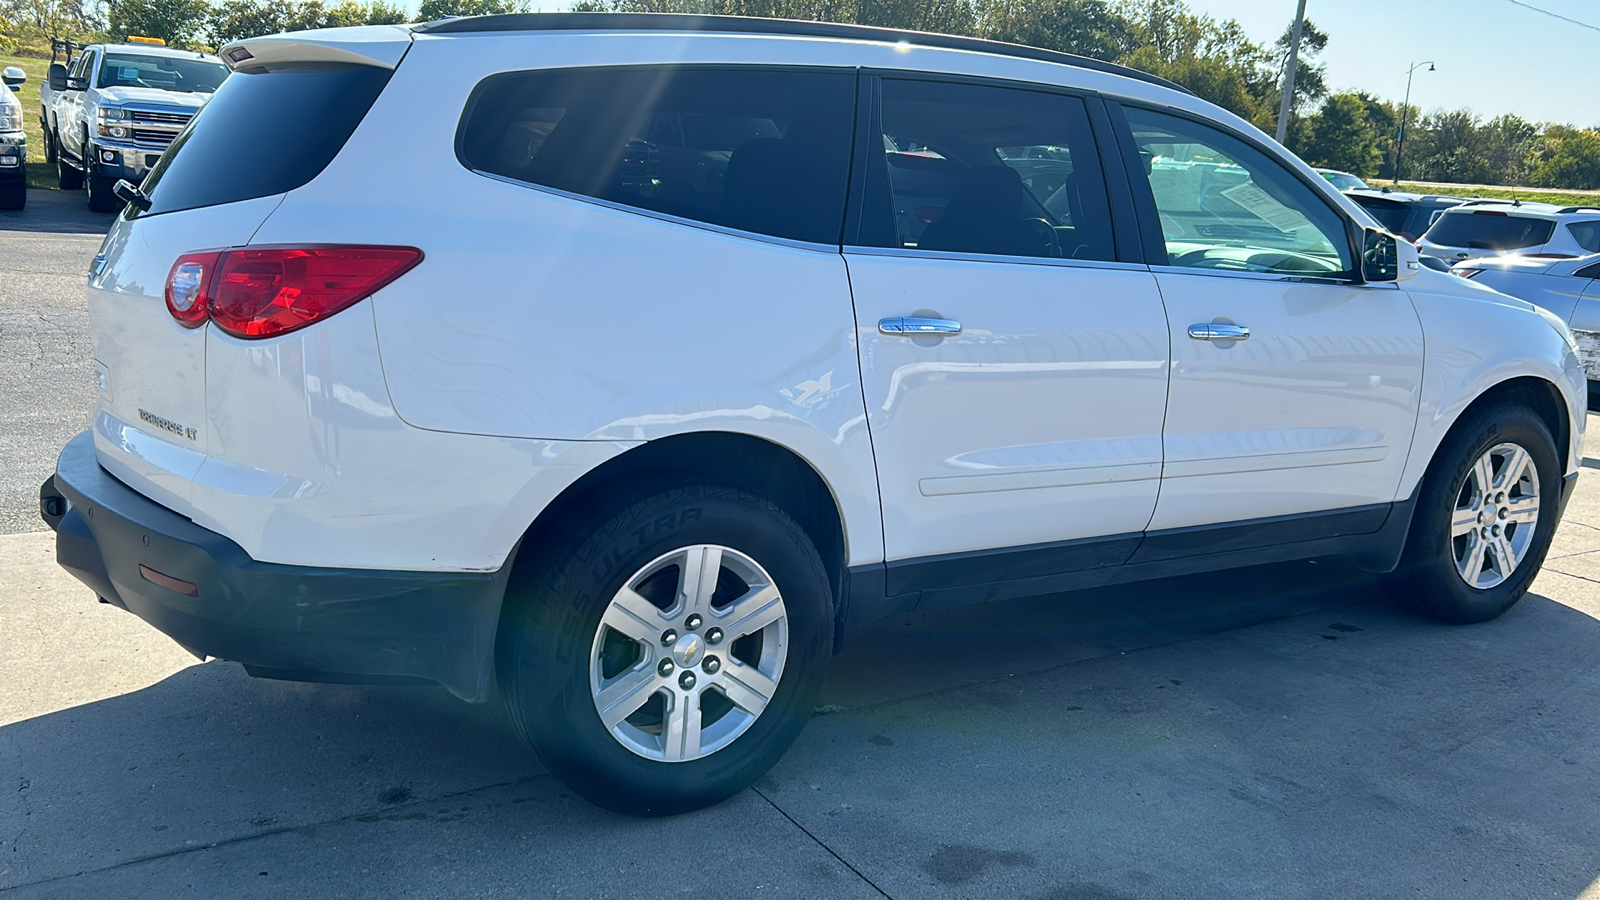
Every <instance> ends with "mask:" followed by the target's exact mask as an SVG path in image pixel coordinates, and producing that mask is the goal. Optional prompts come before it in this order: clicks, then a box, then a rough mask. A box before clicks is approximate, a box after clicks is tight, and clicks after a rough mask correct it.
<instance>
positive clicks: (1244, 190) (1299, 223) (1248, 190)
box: [1221, 181, 1311, 234]
mask: <svg viewBox="0 0 1600 900" xmlns="http://www.w3.org/2000/svg"><path fill="white" fill-rule="evenodd" d="M1221 193H1222V196H1224V197H1227V198H1228V199H1229V200H1232V201H1233V202H1234V203H1237V204H1239V206H1241V207H1243V208H1244V209H1245V211H1246V212H1248V213H1250V214H1251V215H1253V216H1255V217H1256V218H1258V219H1260V220H1261V221H1263V222H1266V223H1267V224H1268V225H1271V226H1272V227H1273V228H1276V229H1278V230H1279V231H1281V232H1283V233H1285V234H1290V233H1293V232H1294V231H1295V230H1297V229H1300V228H1304V227H1306V226H1307V225H1310V224H1311V222H1310V221H1309V220H1308V219H1306V217H1305V215H1304V214H1303V213H1301V212H1300V211H1299V210H1296V209H1290V208H1289V207H1287V206H1284V205H1283V204H1282V203H1279V202H1278V201H1277V199H1276V198H1274V197H1273V196H1272V195H1271V194H1269V193H1267V192H1266V191H1264V190H1262V189H1261V188H1259V187H1256V185H1255V183H1254V182H1251V181H1247V182H1245V183H1244V184H1240V185H1235V186H1233V187H1231V188H1227V189H1226V190H1223V191H1222V192H1221Z"/></svg>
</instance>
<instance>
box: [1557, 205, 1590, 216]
mask: <svg viewBox="0 0 1600 900" xmlns="http://www.w3.org/2000/svg"><path fill="white" fill-rule="evenodd" d="M1575 212H1600V206H1567V207H1563V208H1561V209H1558V210H1556V214H1557V215H1565V214H1567V213H1575Z"/></svg>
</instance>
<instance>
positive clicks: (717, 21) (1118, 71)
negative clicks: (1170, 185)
mask: <svg viewBox="0 0 1600 900" xmlns="http://www.w3.org/2000/svg"><path fill="white" fill-rule="evenodd" d="M412 30H413V31H415V32H417V33H419V34H476V33H481V32H492V31H701V32H709V33H717V34H772V35H790V36H795V37H822V38H840V39H844V40H857V41H883V42H886V43H905V44H915V45H917V46H919V47H937V48H940V49H944V50H968V51H972V52H975V53H992V54H995V55H998V56H1011V57H1016V58H1018V59H1032V60H1038V61H1040V62H1049V63H1057V64H1060V65H1065V66H1074V67H1076V68H1079V69H1091V70H1093V71H1096V72H1106V73H1109V74H1112V75H1121V76H1122V77H1124V78H1133V79H1136V80H1138V81H1143V82H1145V83H1147V84H1154V85H1159V86H1161V87H1164V88H1171V89H1172V90H1175V91H1182V92H1183V93H1185V94H1190V95H1193V94H1194V92H1193V91H1191V90H1189V89H1188V88H1186V87H1184V86H1183V85H1181V84H1178V83H1176V82H1172V81H1168V80H1167V79H1165V78H1161V77H1159V76H1156V75H1151V74H1150V73H1149V72H1141V71H1139V70H1138V69H1130V68H1128V67H1127V66H1119V65H1117V64H1116V63H1109V62H1106V61H1105V60H1100V59H1094V58H1091V57H1087V56H1078V55H1076V54H1073V53H1061V52H1059V51H1056V50H1045V49H1043V48H1040V47H1027V46H1023V45H1022V44H1010V43H1006V42H1005V41H991V40H986V39H984V38H974V37H962V36H960V35H953V34H934V33H932V32H927V31H903V30H901V29H898V28H877V27H874V26H871V25H847V24H843V23H839V22H802V21H798V20H794V19H762V18H755V17H752V16H697V15H688V14H683V13H510V14H505V15H494V16H460V17H451V18H447V19H439V20H438V21H434V22H428V23H425V24H422V25H416V26H413V28H412Z"/></svg>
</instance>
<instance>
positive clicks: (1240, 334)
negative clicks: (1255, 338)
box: [1189, 322, 1250, 341]
mask: <svg viewBox="0 0 1600 900" xmlns="http://www.w3.org/2000/svg"><path fill="white" fill-rule="evenodd" d="M1189 337H1192V338H1194V339H1195V340H1197V341H1243V340H1249V338H1250V329H1248V328H1246V327H1244V326H1243V325H1220V324H1217V323H1216V322H1206V323H1204V324H1201V325H1190V326H1189Z"/></svg>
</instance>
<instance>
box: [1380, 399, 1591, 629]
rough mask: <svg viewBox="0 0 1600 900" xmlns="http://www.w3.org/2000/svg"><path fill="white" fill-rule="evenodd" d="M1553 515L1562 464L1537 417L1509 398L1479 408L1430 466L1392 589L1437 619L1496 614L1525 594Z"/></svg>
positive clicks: (1457, 619)
mask: <svg viewBox="0 0 1600 900" xmlns="http://www.w3.org/2000/svg"><path fill="white" fill-rule="evenodd" d="M1560 513H1561V468H1560V462H1559V457H1558V456H1557V455H1556V445H1555V440H1554V439H1553V438H1552V437H1551V436H1550V429H1549V428H1547V427H1546V426H1545V424H1544V421H1543V420H1541V419H1540V418H1539V417H1538V416H1537V415H1535V414H1534V413H1533V411H1532V410H1530V409H1528V408H1527V407H1525V406H1520V405H1516V404H1510V403H1507V404H1500V405H1496V406H1493V407H1490V408H1487V409H1484V410H1481V411H1480V412H1478V413H1476V414H1473V416H1472V418H1471V419H1470V420H1468V421H1465V422H1462V423H1460V424H1459V425H1458V426H1457V427H1456V428H1455V429H1454V431H1452V433H1451V435H1450V437H1449V438H1447V439H1446V441H1445V444H1444V445H1443V446H1441V447H1440V448H1439V452H1438V455H1437V456H1435V457H1434V461H1433V464H1432V465H1431V466H1430V467H1429V469H1428V475H1427V477H1426V478H1425V479H1424V480H1423V484H1422V487H1421V489H1420V492H1419V494H1418V497H1417V508H1416V512H1415V514H1414V515H1413V518H1412V521H1411V533H1410V535H1409V536H1408V537H1407V539H1406V550H1405V555H1404V557H1403V558H1402V561H1401V563H1400V568H1399V569H1397V570H1396V571H1395V573H1394V575H1393V576H1391V578H1390V586H1391V593H1392V594H1393V595H1394V596H1395V598H1396V599H1397V600H1399V601H1400V603H1401V605H1403V606H1406V607H1408V608H1410V609H1411V610H1412V611H1414V612H1416V613H1419V614H1421V615H1424V616H1427V617H1429V618H1432V619H1437V620H1439V621H1442V622H1451V623H1456V624H1467V623H1472V622H1486V621H1488V620H1490V619H1493V618H1495V617H1496V616H1499V615H1500V614H1502V613H1504V612H1505V611H1506V610H1508V609H1510V608H1511V607H1512V605H1514V604H1515V603H1516V602H1517V601H1518V600H1520V599H1521V598H1522V595H1523V594H1525V593H1527V591H1528V585H1530V584H1531V583H1532V582H1533V579H1534V576H1535V575H1537V574H1538V572H1539V567H1540V566H1541V565H1543V563H1544V557H1545V553H1546V552H1547V551H1548V550H1549V549H1550V539H1551V538H1552V537H1553V536H1554V534H1555V529H1556V523H1557V519H1558V517H1559V516H1560Z"/></svg>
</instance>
